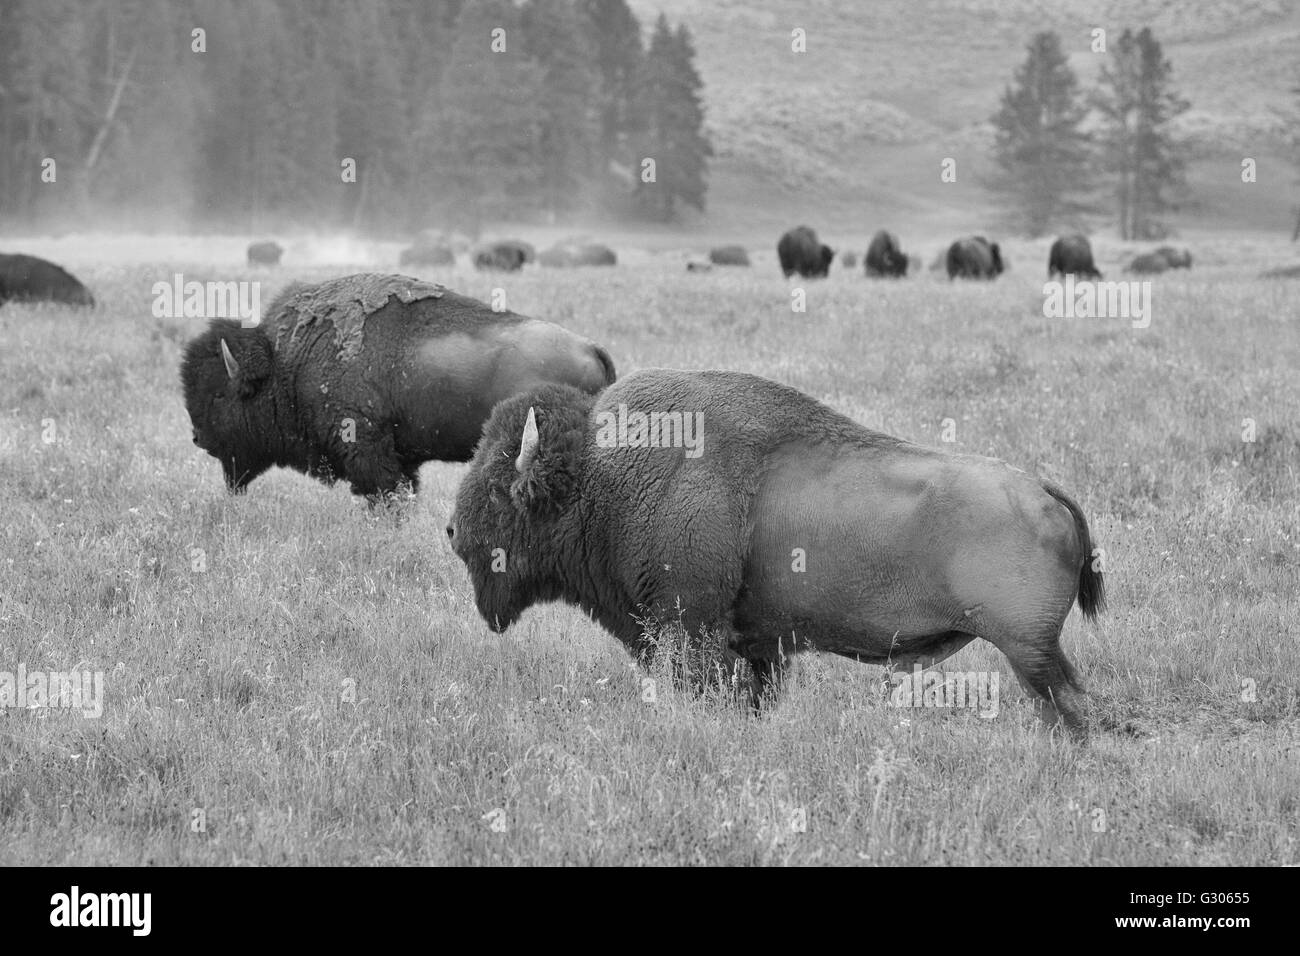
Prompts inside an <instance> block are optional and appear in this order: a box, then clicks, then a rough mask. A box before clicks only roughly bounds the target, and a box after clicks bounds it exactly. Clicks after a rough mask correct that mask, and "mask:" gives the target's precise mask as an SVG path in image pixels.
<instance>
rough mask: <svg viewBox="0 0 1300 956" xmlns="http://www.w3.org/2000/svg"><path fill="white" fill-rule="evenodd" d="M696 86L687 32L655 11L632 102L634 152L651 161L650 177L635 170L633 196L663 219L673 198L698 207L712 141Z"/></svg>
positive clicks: (697, 78)
mask: <svg viewBox="0 0 1300 956" xmlns="http://www.w3.org/2000/svg"><path fill="white" fill-rule="evenodd" d="M702 86H703V83H702V82H701V80H700V76H699V74H698V73H697V72H696V70H695V47H694V44H693V43H692V42H691V36H690V32H689V31H688V30H687V29H686V27H685V26H679V27H678V28H677V31H676V32H675V33H674V32H673V31H672V29H671V28H670V27H669V25H668V18H667V17H665V16H664V15H663V14H660V15H659V19H658V21H657V22H656V23H655V30H654V35H653V37H652V39H651V41H650V50H649V53H648V54H647V55H646V60H645V68H644V70H643V71H642V75H641V79H640V80H639V81H638V91H639V96H638V102H637V111H638V114H639V115H638V123H639V125H640V127H641V132H640V134H639V136H638V137H637V138H638V141H639V143H640V147H641V148H640V150H639V152H640V157H641V158H652V159H653V160H654V161H655V181H654V182H645V181H644V178H643V177H642V176H638V178H637V188H636V196H637V199H638V201H639V202H640V204H641V206H642V208H643V209H645V210H646V212H648V213H649V214H650V215H652V216H653V217H654V218H657V219H659V220H661V221H664V222H667V221H669V220H671V219H672V218H673V217H674V216H675V215H676V212H677V206H678V204H679V203H680V204H685V205H688V206H693V207H694V208H696V209H698V210H701V211H703V209H704V197H705V192H706V190H707V185H706V182H705V180H706V176H707V172H708V160H709V157H710V156H712V155H713V147H712V146H711V145H710V144H709V140H708V138H707V136H706V135H705V132H704V109H703V107H702V106H701V104H700V89H701V88H702ZM638 172H640V167H638Z"/></svg>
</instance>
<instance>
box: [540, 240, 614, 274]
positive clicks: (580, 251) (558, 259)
mask: <svg viewBox="0 0 1300 956" xmlns="http://www.w3.org/2000/svg"><path fill="white" fill-rule="evenodd" d="M537 263H538V265H542V266H547V267H549V268H556V269H571V268H576V267H578V266H615V265H618V255H617V254H616V253H615V252H614V250H613V249H611V248H610V247H609V246H603V245H601V244H600V243H596V242H586V243H562V244H560V245H557V246H552V247H551V248H550V249H546V250H545V251H543V252H542V253H541V254H539V255H538V257H537Z"/></svg>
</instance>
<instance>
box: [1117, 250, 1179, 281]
mask: <svg viewBox="0 0 1300 956" xmlns="http://www.w3.org/2000/svg"><path fill="white" fill-rule="evenodd" d="M1168 268H1169V260H1168V259H1166V258H1165V257H1164V256H1162V255H1161V254H1160V253H1158V252H1147V253H1144V254H1143V255H1140V256H1138V257H1137V258H1135V259H1134V260H1133V261H1132V262H1130V263H1129V264H1128V268H1127V269H1126V270H1125V271H1126V272H1137V273H1140V274H1143V275H1147V274H1151V273H1160V272H1164V271H1165V270H1166V269H1168Z"/></svg>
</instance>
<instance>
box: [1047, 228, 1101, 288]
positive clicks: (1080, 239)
mask: <svg viewBox="0 0 1300 956" xmlns="http://www.w3.org/2000/svg"><path fill="white" fill-rule="evenodd" d="M1056 275H1061V276H1067V275H1079V276H1083V277H1085V278H1088V279H1100V278H1101V273H1100V272H1098V271H1097V267H1096V266H1095V265H1093V263H1092V244H1091V243H1090V242H1088V237H1087V236H1083V235H1073V236H1061V237H1060V238H1059V239H1057V240H1056V241H1055V242H1054V243H1052V251H1051V252H1050V253H1048V255H1047V278H1049V279H1050V278H1052V277H1053V276H1056Z"/></svg>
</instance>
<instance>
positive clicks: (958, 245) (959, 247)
mask: <svg viewBox="0 0 1300 956" xmlns="http://www.w3.org/2000/svg"><path fill="white" fill-rule="evenodd" d="M947 265H948V278H949V279H996V278H997V277H998V276H1000V275H1001V274H1002V273H1003V271H1005V267H1004V265H1003V263H1002V250H1001V249H999V248H998V244H997V243H996V242H989V241H988V240H987V239H985V238H984V237H983V236H971V237H970V238H969V239H958V240H957V241H956V242H954V243H953V244H952V245H951V246H949V247H948V258H947Z"/></svg>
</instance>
